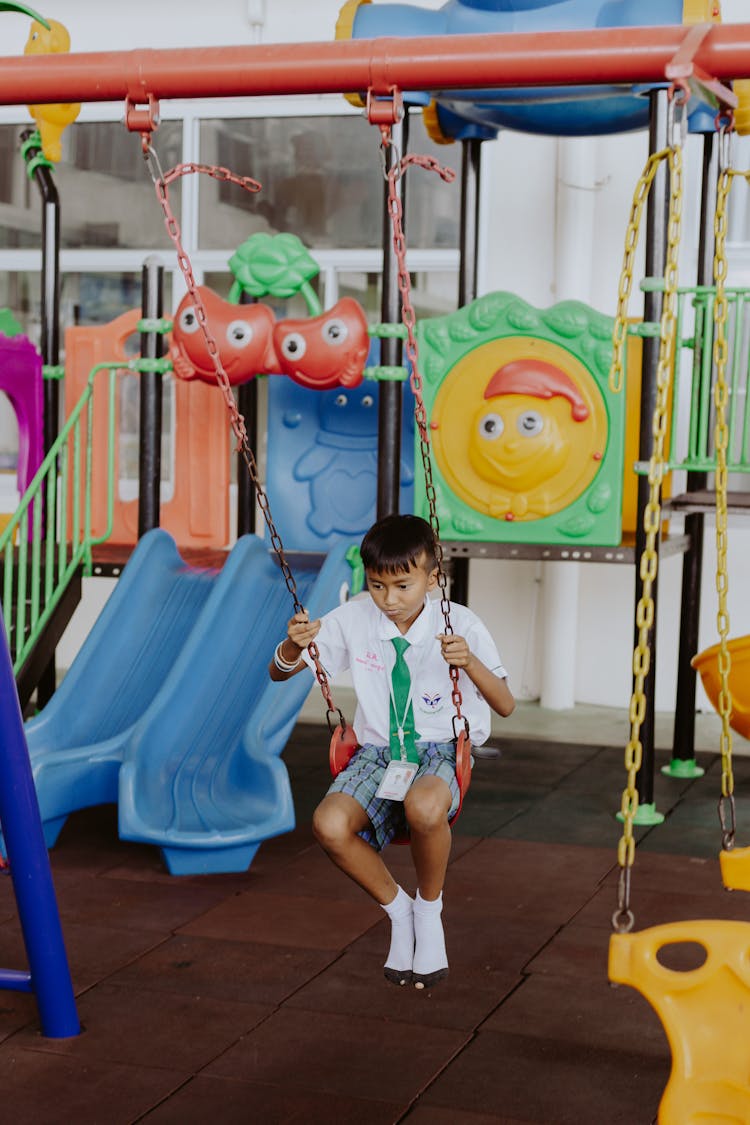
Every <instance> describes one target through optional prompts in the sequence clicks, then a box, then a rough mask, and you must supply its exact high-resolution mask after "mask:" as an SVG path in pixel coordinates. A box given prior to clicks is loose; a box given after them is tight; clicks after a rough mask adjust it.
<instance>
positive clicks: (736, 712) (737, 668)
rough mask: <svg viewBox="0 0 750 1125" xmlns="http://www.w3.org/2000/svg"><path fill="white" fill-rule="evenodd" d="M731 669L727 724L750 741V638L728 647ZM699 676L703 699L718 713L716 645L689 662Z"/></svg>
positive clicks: (718, 687)
mask: <svg viewBox="0 0 750 1125" xmlns="http://www.w3.org/2000/svg"><path fill="white" fill-rule="evenodd" d="M727 647H728V649H729V657H730V661H731V666H730V669H729V694H730V696H731V699H732V713H731V715H730V716H729V723H730V726H731V727H732V730H736V731H737V733H738V734H741V735H742V737H743V738H750V636H746V637H734V638H733V639H732V640H731V641H729V642H728V645H727ZM690 663H691V664H692V665H693V667H694V668H695V670H696V671H697V672H699V673H700V677H701V680H702V681H703V686H704V688H705V689H706V695H707V696H708V698H709V699H710V700H711V702H712V703H713V705H714V707H715V708H716V709H717V710H718V707H719V689H720V687H721V684H720V680H719V645H718V644H715V645H711V647H710V648H707V649H704V650H703V652H699V653H698V655H697V656H694V657H693V659H692V660H691V661H690Z"/></svg>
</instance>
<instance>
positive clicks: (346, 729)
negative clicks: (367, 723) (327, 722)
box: [328, 723, 471, 844]
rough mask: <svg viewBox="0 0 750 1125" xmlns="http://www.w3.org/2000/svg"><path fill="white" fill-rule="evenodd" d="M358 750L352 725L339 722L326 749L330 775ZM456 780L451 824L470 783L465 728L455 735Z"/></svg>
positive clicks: (406, 841)
mask: <svg viewBox="0 0 750 1125" xmlns="http://www.w3.org/2000/svg"><path fill="white" fill-rule="evenodd" d="M358 750H359V743H358V742H357V736H356V734H355V733H354V727H352V726H350V725H349V724H348V723H344V724H343V726H342V724H341V723H339V725H338V726H337V727H336V728H335V730H334V731H333V734H332V735H331V744H330V746H329V749H328V764H329V765H330V767H331V777H337V776H338V775H339V774H340V773H341V771H342V770H343V769H346V767H347V766H348V765H349V762H350V761H351V760H352V758H353V757H354V755H355V754H356V752H357V751H358ZM456 781H457V782H458V808H457V809H456V811H455V812H454V814H453V816H452V817H451V818H450V823H451V824H453V822H454V821H455V820H456V818H457V817H458V814H459V813H460V812H461V806H462V805H463V802H464V796H465V795H466V793H467V792H468V789H469V785H470V783H471V739H470V738H469V732H468V730H467V729H466V728H464V730H462V731H460V732H459V734H458V735H457V737H456ZM394 843H396V844H406V843H408V840H407V839H406V838H399V839H397V840H395V841H394Z"/></svg>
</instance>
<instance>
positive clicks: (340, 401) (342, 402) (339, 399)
mask: <svg viewBox="0 0 750 1125" xmlns="http://www.w3.org/2000/svg"><path fill="white" fill-rule="evenodd" d="M333 401H334V403H335V405H336V406H346V404H347V402H348V401H349V399H348V398H347V397H346V395H336V397H335V399H334V400H333Z"/></svg>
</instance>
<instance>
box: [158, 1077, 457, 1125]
mask: <svg viewBox="0 0 750 1125" xmlns="http://www.w3.org/2000/svg"><path fill="white" fill-rule="evenodd" d="M405 1109H406V1106H399V1105H396V1104H395V1103H388V1102H385V1101H365V1100H363V1099H361V1098H347V1097H341V1096H340V1095H335V1094H319V1093H316V1092H315V1091H312V1090H293V1089H292V1090H290V1089H279V1088H278V1087H276V1086H261V1085H258V1084H256V1083H252V1082H238V1081H234V1080H233V1079H230V1078H212V1077H210V1076H207V1075H198V1077H197V1078H194V1079H193V1080H192V1082H189V1083H188V1084H187V1085H186V1086H184V1087H183V1088H182V1089H181V1090H178V1092H177V1093H176V1094H175V1095H174V1096H173V1097H171V1098H170V1099H169V1101H167V1102H165V1104H164V1105H162V1106H159V1107H157V1109H155V1110H153V1112H152V1113H149V1114H148V1115H147V1116H146V1118H145V1121H146V1122H148V1125H206V1122H207V1121H215V1122H217V1123H220V1125H250V1123H252V1122H257V1123H258V1125H352V1122H356V1123H357V1125H393V1122H395V1121H399V1120H400V1119H401V1116H402V1114H403V1112H404V1111H405ZM454 1125H456V1123H455V1120H454Z"/></svg>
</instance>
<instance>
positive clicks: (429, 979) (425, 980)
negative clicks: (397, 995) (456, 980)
mask: <svg viewBox="0 0 750 1125" xmlns="http://www.w3.org/2000/svg"><path fill="white" fill-rule="evenodd" d="M447 976H448V966H447V965H446V966H445V968H444V969H436V970H435V972H434V973H411V979H412V981H413V983H414V987H415V988H432V986H433V985H434V984H440V981H441V980H445V978H446V977H447Z"/></svg>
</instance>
